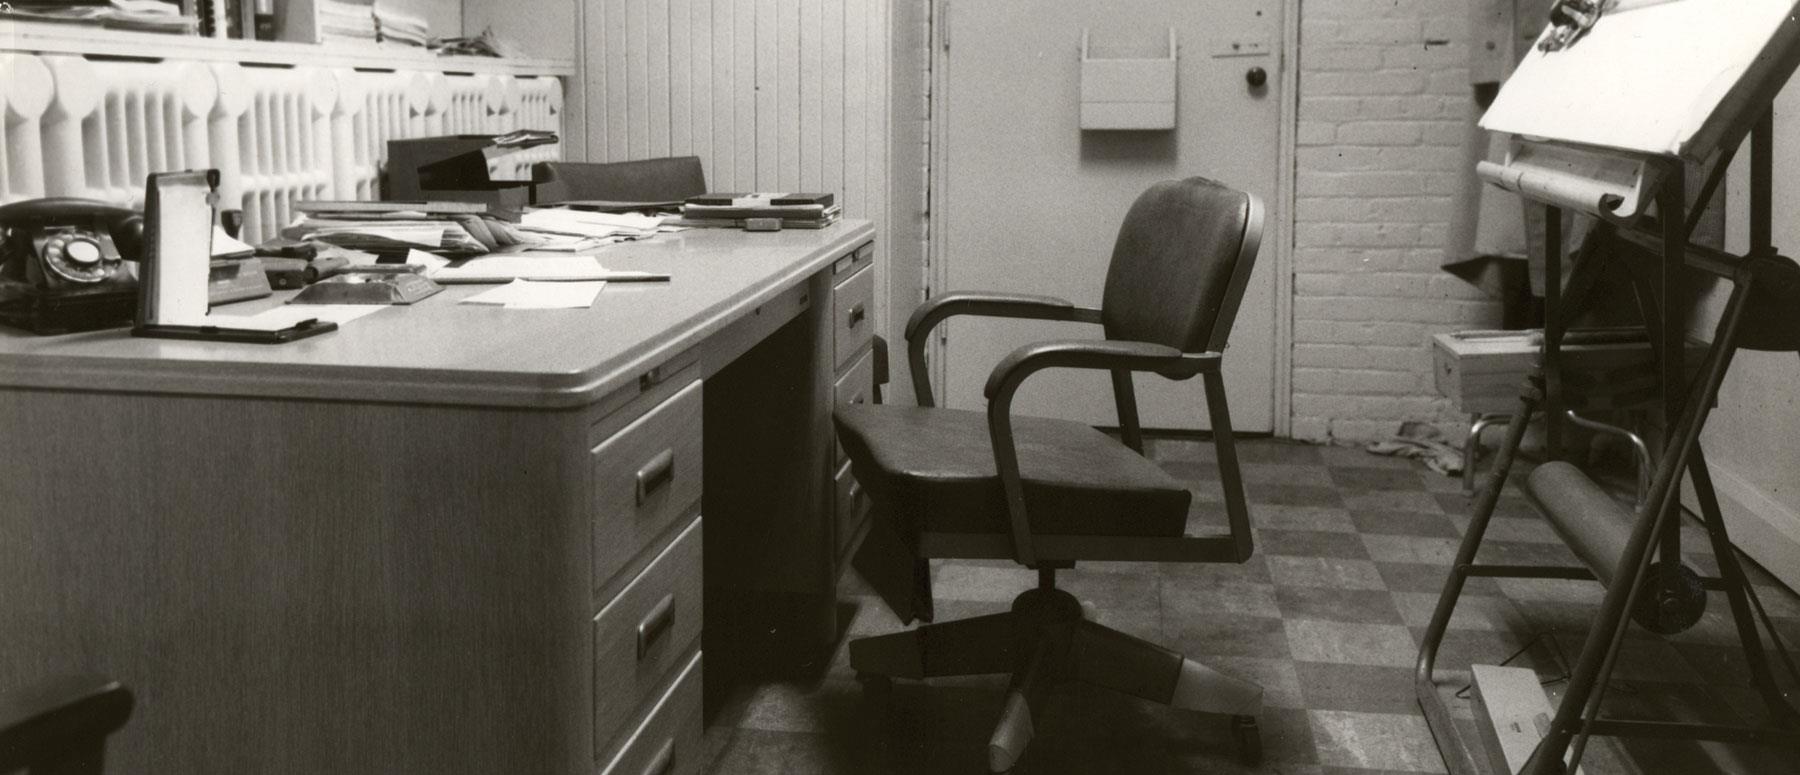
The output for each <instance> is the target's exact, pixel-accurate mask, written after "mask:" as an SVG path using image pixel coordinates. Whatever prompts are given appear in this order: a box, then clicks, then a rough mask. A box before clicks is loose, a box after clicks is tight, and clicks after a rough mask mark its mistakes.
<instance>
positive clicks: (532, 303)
mask: <svg viewBox="0 0 1800 775" xmlns="http://www.w3.org/2000/svg"><path fill="white" fill-rule="evenodd" d="M605 287H606V283H604V282H574V283H571V282H551V283H534V282H532V281H530V280H514V281H512V282H510V283H507V284H505V285H502V286H500V287H498V288H494V289H491V290H486V291H482V292H481V293H478V294H475V295H474V296H470V297H469V298H466V299H463V300H462V303H464V304H493V305H498V306H502V307H505V308H507V309H586V308H588V307H590V306H592V305H593V303H594V299H595V298H596V297H598V296H599V295H600V289H601V288H605Z"/></svg>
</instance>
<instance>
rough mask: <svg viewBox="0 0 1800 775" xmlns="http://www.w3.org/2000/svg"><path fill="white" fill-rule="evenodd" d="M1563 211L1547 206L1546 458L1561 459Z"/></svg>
mask: <svg viewBox="0 0 1800 775" xmlns="http://www.w3.org/2000/svg"><path fill="white" fill-rule="evenodd" d="M1562 260H1563V233H1562V210H1561V209H1559V208H1558V207H1557V206H1556V205H1544V354H1543V359H1542V362H1541V365H1542V367H1543V370H1544V371H1543V373H1544V459H1545V460H1559V459H1561V458H1562V423H1561V422H1559V420H1560V419H1561V417H1562V407H1563V394H1562V339H1563V332H1564V331H1565V330H1566V329H1565V326H1564V321H1563V313H1562Z"/></svg>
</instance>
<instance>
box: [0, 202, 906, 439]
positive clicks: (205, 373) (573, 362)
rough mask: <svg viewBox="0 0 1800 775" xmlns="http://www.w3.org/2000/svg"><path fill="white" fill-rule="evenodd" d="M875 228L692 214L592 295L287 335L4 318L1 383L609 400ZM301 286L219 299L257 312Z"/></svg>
mask: <svg viewBox="0 0 1800 775" xmlns="http://www.w3.org/2000/svg"><path fill="white" fill-rule="evenodd" d="M874 236H875V232H874V228H873V227H872V226H871V225H870V224H869V223H868V222H867V221H844V222H841V223H839V224H837V225H834V226H831V227H828V228H825V229H820V230H817V231H810V230H784V231H781V232H775V233H755V234H753V233H746V232H741V231H736V230H721V229H694V230H689V231H683V232H676V233H671V234H663V235H659V236H658V237H657V238H656V239H654V240H649V241H645V242H639V243H624V244H620V245H613V246H609V247H606V248H603V249H602V250H601V251H600V253H599V260H600V262H601V264H603V265H605V266H606V268H608V269H619V270H632V269H636V270H645V271H652V272H660V273H665V274H668V275H670V276H671V280H670V281H669V282H666V283H609V284H607V286H606V288H605V290H603V291H601V292H600V296H599V298H598V299H597V300H596V301H595V302H594V304H593V306H592V307H590V308H588V309H574V310H508V309H504V308H500V307H489V306H483V305H473V304H459V303H457V302H458V300H460V299H462V298H463V297H466V296H470V295H473V294H475V293H479V292H481V291H482V290H485V289H487V288H491V287H493V286H489V285H449V286H445V288H444V291H443V292H442V293H439V294H437V295H436V296H433V297H431V298H428V299H425V300H423V301H421V302H419V303H417V304H414V305H411V306H405V307H401V306H396V307H390V308H387V309H383V310H381V311H379V312H376V313H374V314H371V315H368V316H365V317H363V318H360V319H357V320H354V321H351V322H349V323H346V324H344V325H343V326H342V327H341V328H340V329H339V330H337V331H335V332H332V333H328V334H325V335H322V336H317V337H312V338H309V339H303V340H300V341H296V342H289V343H286V344H280V345H263V344H239V343H229V342H199V341H185V340H171V339H145V338H138V337H133V336H131V334H130V332H129V330H128V329H124V328H115V329H108V330H104V331H92V332H86V333H77V334H66V335H62V336H34V335H32V334H29V333H26V332H23V331H18V330H15V329H10V328H0V389H5V388H42V389H59V390H102V391H123V392H134V393H185V394H202V395H242V396H262V397H282V398H309V399H327V400H334V399H335V400H352V401H382V402H403V403H448V404H474V405H486V406H522V407H539V408H560V407H573V406H581V405H584V404H587V403H591V402H593V401H595V400H598V399H599V398H600V397H601V396H604V395H606V394H607V393H609V392H611V391H612V390H614V389H617V388H618V387H620V386H623V385H624V384H626V383H627V382H629V381H631V380H633V379H635V378H636V376H637V374H638V373H640V372H642V371H643V370H644V369H646V368H649V367H652V366H655V365H657V364H659V363H661V362H663V361H664V360H666V359H667V358H669V357H670V356H672V355H674V354H676V353H679V352H681V351H683V350H685V349H687V348H689V347H692V346H694V345H696V344H698V343H699V342H700V341H702V340H703V339H705V338H706V337H707V336H709V335H711V334H712V333H714V332H717V331H718V330H720V329H722V328H724V327H725V326H727V325H729V324H730V323H731V322H732V321H734V320H736V319H738V318H739V317H740V316H741V315H743V314H746V313H747V312H748V311H749V310H751V309H753V308H755V307H756V305H759V304H762V303H763V302H765V301H768V300H770V299H772V298H774V297H775V296H776V295H778V294H780V293H781V292H782V291H783V290H785V289H787V288H791V287H793V286H794V285H795V284H797V283H801V282H805V281H806V280H807V278H809V277H811V276H812V275H813V274H814V273H816V272H818V271H819V270H821V269H823V268H825V267H828V266H830V265H831V264H832V262H833V261H835V260H836V259H838V258H840V257H842V256H843V255H845V254H846V253H848V252H850V251H852V250H854V249H855V248H856V247H857V246H859V245H861V244H863V243H865V242H868V241H869V240H871V239H873V238H874ZM292 295H293V292H291V291H284V292H277V293H276V294H275V295H274V296H273V297H270V298H266V299H258V300H255V301H247V302H241V303H237V304H232V305H229V306H227V307H223V308H221V311H224V312H227V313H229V314H240V315H243V314H254V313H256V312H260V311H262V310H264V309H267V308H270V307H273V306H276V305H278V304H280V303H282V302H283V301H285V300H286V299H287V298H289V297H290V296H292Z"/></svg>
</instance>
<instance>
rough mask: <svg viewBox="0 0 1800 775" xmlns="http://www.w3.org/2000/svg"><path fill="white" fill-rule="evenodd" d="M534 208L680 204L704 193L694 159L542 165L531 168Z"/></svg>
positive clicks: (703, 181)
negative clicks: (580, 203)
mask: <svg viewBox="0 0 1800 775" xmlns="http://www.w3.org/2000/svg"><path fill="white" fill-rule="evenodd" d="M531 179H532V181H533V182H534V183H536V184H537V188H536V193H535V194H534V195H533V197H532V200H533V202H535V203H537V204H555V203H557V202H570V201H607V202H680V201H682V200H684V199H687V198H688V197H690V196H699V195H700V194H704V193H706V172H705V170H703V169H702V168H701V166H700V157H698V156H671V157H668V158H663V159H639V160H636V161H620V162H610V163H604V164H590V163H584V162H566V161H541V162H538V163H537V164H534V165H532V166H531Z"/></svg>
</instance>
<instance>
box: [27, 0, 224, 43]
mask: <svg viewBox="0 0 1800 775" xmlns="http://www.w3.org/2000/svg"><path fill="white" fill-rule="evenodd" d="M0 19H20V20H41V21H60V22H85V23H89V24H99V25H101V26H105V27H115V28H118V29H126V30H142V31H144V32H173V33H183V34H190V35H191V34H193V33H194V32H195V31H197V30H198V29H199V28H200V20H199V19H198V18H196V17H194V16H191V15H189V16H183V15H182V14H181V9H180V7H178V6H176V5H174V4H170V3H163V2H158V0H111V2H98V3H96V2H89V3H72V2H69V0H13V2H11V3H0Z"/></svg>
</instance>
